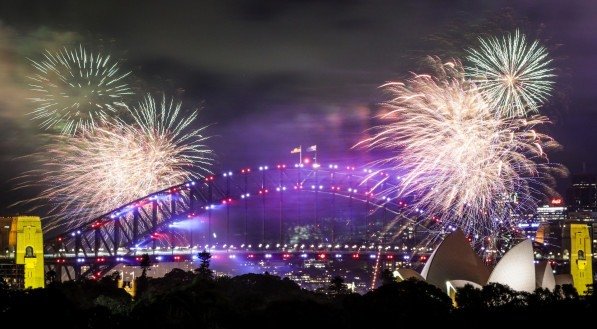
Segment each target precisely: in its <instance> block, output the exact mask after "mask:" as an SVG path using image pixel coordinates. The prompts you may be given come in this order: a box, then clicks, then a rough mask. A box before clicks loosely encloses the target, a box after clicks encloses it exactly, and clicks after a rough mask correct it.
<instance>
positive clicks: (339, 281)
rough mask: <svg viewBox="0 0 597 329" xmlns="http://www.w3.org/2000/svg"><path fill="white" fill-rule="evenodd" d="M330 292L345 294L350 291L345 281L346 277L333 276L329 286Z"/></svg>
mask: <svg viewBox="0 0 597 329" xmlns="http://www.w3.org/2000/svg"><path fill="white" fill-rule="evenodd" d="M328 292H329V293H331V294H332V295H343V294H346V293H348V288H347V287H346V284H345V283H344V279H343V278H342V277H341V276H335V277H333V278H332V280H331V281H330V285H329V286H328Z"/></svg>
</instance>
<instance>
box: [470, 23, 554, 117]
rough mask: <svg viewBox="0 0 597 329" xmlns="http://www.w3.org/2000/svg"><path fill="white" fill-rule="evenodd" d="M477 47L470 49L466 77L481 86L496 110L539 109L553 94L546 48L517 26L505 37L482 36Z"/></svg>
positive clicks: (517, 112) (523, 112)
mask: <svg viewBox="0 0 597 329" xmlns="http://www.w3.org/2000/svg"><path fill="white" fill-rule="evenodd" d="M479 42H480V46H479V48H478V49H469V50H468V51H467V52H468V56H467V60H468V62H469V65H467V66H466V68H465V73H466V76H467V78H469V79H470V80H471V81H472V82H474V83H475V84H476V85H477V87H478V88H479V90H480V92H481V94H482V95H483V96H484V97H485V100H486V101H487V102H488V103H489V105H490V106H491V107H492V108H493V109H494V111H495V112H496V113H497V114H498V115H500V116H505V117H516V116H526V115H527V114H529V113H537V112H538V108H539V106H540V105H541V104H542V103H543V102H544V101H545V100H546V99H547V97H548V96H549V95H550V92H551V90H552V86H553V83H554V82H553V78H554V77H555V75H554V74H553V69H552V68H551V67H550V63H551V59H549V57H548V53H547V49H545V48H544V47H542V46H541V45H539V42H537V41H533V42H532V43H528V42H527V40H526V37H525V36H524V35H523V34H521V33H520V32H519V31H518V30H517V31H516V32H515V33H514V34H509V35H507V36H505V37H503V38H501V39H500V38H489V39H481V38H480V39H479Z"/></svg>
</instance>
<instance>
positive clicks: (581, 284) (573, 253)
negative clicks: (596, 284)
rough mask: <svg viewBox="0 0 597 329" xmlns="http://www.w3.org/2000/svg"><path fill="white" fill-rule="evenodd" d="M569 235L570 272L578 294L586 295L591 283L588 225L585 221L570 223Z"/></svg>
mask: <svg viewBox="0 0 597 329" xmlns="http://www.w3.org/2000/svg"><path fill="white" fill-rule="evenodd" d="M568 226H569V227H567V230H566V231H568V232H569V233H570V237H569V239H570V240H569V246H570V249H569V255H570V274H571V275H572V282H573V283H574V288H576V291H578V293H579V294H580V295H586V294H587V292H588V286H590V285H592V284H593V253H592V250H591V244H592V241H591V234H590V232H589V229H590V226H589V225H587V224H586V223H570V224H568Z"/></svg>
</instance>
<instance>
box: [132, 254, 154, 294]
mask: <svg viewBox="0 0 597 329" xmlns="http://www.w3.org/2000/svg"><path fill="white" fill-rule="evenodd" d="M139 266H140V267H141V269H142V272H141V276H140V277H138V278H137V281H136V287H135V297H140V296H143V295H144V294H145V292H146V291H147V289H148V287H149V282H148V281H149V280H148V279H147V271H149V270H151V258H149V255H148V254H143V255H141V260H140V261H139Z"/></svg>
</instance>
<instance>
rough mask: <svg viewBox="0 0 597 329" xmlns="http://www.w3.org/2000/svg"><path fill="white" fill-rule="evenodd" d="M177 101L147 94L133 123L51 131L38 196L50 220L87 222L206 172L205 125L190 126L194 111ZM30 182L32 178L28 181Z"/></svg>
mask: <svg viewBox="0 0 597 329" xmlns="http://www.w3.org/2000/svg"><path fill="white" fill-rule="evenodd" d="M180 108H181V104H180V103H175V102H174V101H167V100H166V99H165V97H164V98H163V99H162V101H161V103H159V102H156V101H155V100H154V99H153V98H152V97H151V96H149V95H148V96H147V97H145V99H144V100H143V101H142V102H141V103H140V104H139V105H138V106H137V107H133V108H132V109H130V110H129V112H130V115H131V116H132V118H133V119H134V120H133V121H134V123H133V124H126V123H124V122H123V121H114V122H111V123H108V122H106V123H104V124H102V125H101V126H97V127H94V128H84V129H82V130H81V131H80V132H79V133H77V135H75V136H64V135H62V136H54V142H53V143H52V144H51V145H50V146H49V147H47V148H46V149H45V150H44V152H43V154H41V157H42V159H43V160H42V161H43V162H45V164H44V169H43V170H41V171H40V172H36V173H33V174H34V175H31V177H35V174H40V173H41V174H42V179H41V181H40V182H38V183H37V184H39V185H41V186H42V187H43V188H44V191H42V193H41V196H40V197H39V198H38V199H36V200H40V199H41V200H42V201H45V202H46V203H48V204H51V205H52V207H53V208H52V209H51V213H54V214H55V215H56V216H57V219H56V220H57V222H56V223H55V224H53V225H66V226H69V227H72V226H75V225H76V224H80V223H84V222H87V221H89V220H91V219H93V218H95V217H96V216H99V215H102V214H104V213H106V212H108V211H110V210H113V209H114V208H116V207H118V206H121V205H123V204H126V203H128V202H131V201H133V200H135V199H138V198H140V197H143V196H145V195H148V194H150V193H152V192H156V191H158V190H161V189H164V188H167V187H169V186H172V185H176V184H180V183H183V182H185V181H188V180H190V179H192V178H197V177H203V176H202V174H203V173H208V172H209V169H208V167H209V165H211V163H212V151H211V150H210V149H209V148H208V146H206V145H205V141H206V140H207V139H208V137H206V136H205V135H204V130H205V129H206V127H205V126H203V127H200V128H194V127H192V125H193V123H194V122H195V120H196V119H197V114H198V113H197V112H196V111H194V112H192V113H191V114H190V115H188V116H183V115H182V114H181V113H180ZM28 185H32V183H30V182H29V183H28Z"/></svg>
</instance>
